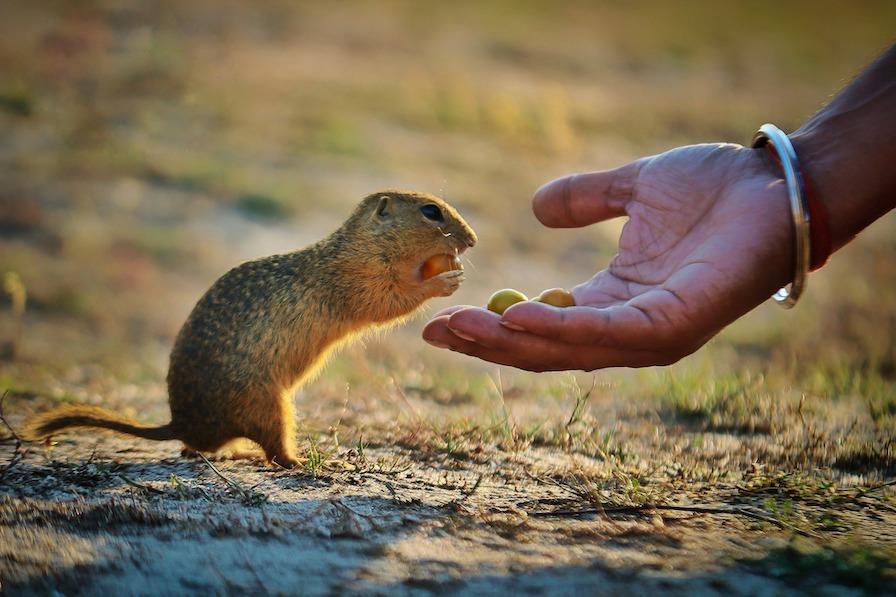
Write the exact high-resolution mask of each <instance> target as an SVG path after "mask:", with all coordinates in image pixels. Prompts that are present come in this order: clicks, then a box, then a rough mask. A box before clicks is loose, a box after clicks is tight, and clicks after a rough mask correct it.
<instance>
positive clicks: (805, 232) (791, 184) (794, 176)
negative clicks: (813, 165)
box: [751, 124, 812, 309]
mask: <svg viewBox="0 0 896 597" xmlns="http://www.w3.org/2000/svg"><path fill="white" fill-rule="evenodd" d="M766 143H771V144H772V147H773V148H774V150H775V151H776V152H777V154H778V158H779V159H780V161H781V167H782V168H783V169H784V180H785V181H786V182H787V195H788V196H789V197H790V215H791V216H792V218H793V233H794V239H795V246H794V249H795V250H794V262H795V265H794V272H793V281H792V282H791V283H790V288H789V289H788V288H787V287H786V286H785V287H784V288H781V289H780V290H778V292H776V293H775V294H773V295H772V298H773V299H775V302H776V303H778V304H779V305H781V306H782V307H784V308H785V309H790V308H791V307H793V306H794V305H795V304H796V302H797V301H798V300H799V298H800V295H801V294H802V293H803V291H804V290H805V289H806V278H807V276H808V274H809V261H810V260H811V258H812V257H811V256H812V251H811V246H810V241H809V206H808V203H807V202H806V188H805V186H804V184H803V177H802V175H801V174H800V168H799V162H798V161H797V158H796V152H795V151H794V149H793V144H792V143H791V142H790V139H789V138H788V137H787V135H786V134H784V131H782V130H781V129H779V128H778V127H776V126H775V125H773V124H763V125H762V126H761V127H759V130H758V131H756V134H755V135H753V141H752V143H751V147H762V146H764V145H765V144H766Z"/></svg>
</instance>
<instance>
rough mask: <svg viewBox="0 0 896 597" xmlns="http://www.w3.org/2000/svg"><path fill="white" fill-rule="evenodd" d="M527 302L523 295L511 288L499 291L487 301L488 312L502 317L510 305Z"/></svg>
mask: <svg viewBox="0 0 896 597" xmlns="http://www.w3.org/2000/svg"><path fill="white" fill-rule="evenodd" d="M527 300H529V299H528V298H527V297H526V295H525V294H523V293H522V292H520V291H519V290H514V289H513V288H504V289H502V290H499V291H498V292H496V293H495V294H493V295H492V297H491V298H490V299H488V310H489V311H494V312H495V313H497V314H498V315H503V314H504V311H506V310H507V308H508V307H510V305H515V304H517V303H521V302H523V301H527Z"/></svg>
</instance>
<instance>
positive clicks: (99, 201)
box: [0, 0, 896, 595]
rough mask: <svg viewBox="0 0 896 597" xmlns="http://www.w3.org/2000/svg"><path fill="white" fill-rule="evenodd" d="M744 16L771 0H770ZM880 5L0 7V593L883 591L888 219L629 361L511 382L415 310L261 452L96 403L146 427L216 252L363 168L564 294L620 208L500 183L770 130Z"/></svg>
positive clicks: (841, 77)
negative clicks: (442, 346)
mask: <svg viewBox="0 0 896 597" xmlns="http://www.w3.org/2000/svg"><path fill="white" fill-rule="evenodd" d="M771 15H774V18H772V16H771ZM893 22H896V4H894V3H892V2H886V1H879V2H877V1H868V2H858V3H849V5H848V6H847V5H846V3H833V2H832V3H817V2H792V3H780V2H771V1H764V0H763V1H761V2H751V3H743V4H738V5H735V4H733V3H727V4H726V3H718V2H709V1H699V0H694V1H690V2H686V3H667V2H660V1H659V0H647V1H645V2H642V3H639V4H638V6H637V7H635V8H632V7H631V6H629V5H628V3H616V2H605V3H594V2H575V1H570V2H562V3H547V2H544V3H542V2H503V1H495V2H479V3H465V2H452V3H441V4H437V3H427V4H423V3H416V2H405V1H401V0H396V1H393V2H388V3H382V2H351V3H349V2H346V3H327V4H320V5H314V4H311V3H294V2H279V1H272V2H265V3H245V2H237V1H217V0H216V1H211V0H196V1H194V2H167V1H158V2H138V1H136V0H135V1H130V0H120V1H115V2H111V1H108V2H107V1H102V0H95V1H91V2H78V3H64V2H30V3H12V2H7V3H0V131H3V134H2V135H0V276H2V289H0V396H3V398H2V400H0V407H2V412H0V414H2V421H0V593H2V594H8V595H20V594H26V595H27V594H39V595H59V594H65V595H69V594H82V595H95V594H102V593H109V594H116V595H117V594H140V595H143V594H146V595H149V594H162V595H180V594H199V595H219V594H245V593H251V594H303V595H304V594H307V595H326V594H336V593H339V594H390V595H392V594H405V593H407V594H429V593H451V594H455V593H460V594H496V593H502V592H503V593H508V592H514V593H517V592H519V593H551V594H582V593H586V594H603V593H606V594H618V593H621V592H634V593H639V594H640V593H645V594H647V593H651V594H652V593H658V592H663V593H672V594H674V593H682V594H685V593H686V594H700V593H706V594H744V595H747V594H749V595H753V594H800V593H811V594H881V593H887V592H892V587H893V586H896V218H894V216H896V214H889V215H888V216H886V217H884V218H882V219H881V220H880V221H879V222H877V223H876V224H874V225H873V226H871V227H870V228H869V229H868V230H866V231H865V233H863V234H862V235H861V236H860V238H859V239H858V240H856V241H855V242H854V243H852V244H851V245H849V246H848V247H847V248H845V249H844V250H842V251H841V252H838V253H837V254H836V255H835V256H834V258H833V259H832V261H831V263H830V264H829V265H828V266H826V267H825V268H824V269H823V270H821V271H820V272H818V273H816V274H813V275H812V277H811V279H810V283H809V288H808V292H807V294H806V296H805V298H803V299H801V302H800V304H799V305H798V307H797V308H796V309H794V310H793V311H788V312H785V311H783V310H781V309H779V308H777V307H776V306H775V305H772V304H765V305H762V306H760V307H758V308H757V309H756V310H754V311H753V312H752V313H750V314H748V315H747V316H745V317H744V318H743V319H741V320H740V321H738V322H737V323H735V324H733V325H732V326H730V327H729V328H728V329H726V330H725V331H724V332H723V333H722V334H720V335H719V336H718V337H717V338H715V339H713V340H712V341H711V342H710V343H709V344H708V345H707V346H705V347H704V348H702V349H701V350H700V351H698V352H697V353H696V354H695V355H693V356H691V357H688V358H687V359H684V360H683V361H682V362H681V363H678V364H676V365H674V366H671V367H668V368H661V369H645V370H637V371H631V370H608V371H598V372H595V373H593V374H590V373H589V374H585V373H556V374H543V375H535V374H529V373H525V372H520V371H515V370H511V369H507V368H502V367H496V366H493V365H490V364H487V363H481V362H478V361H474V360H472V359H469V358H464V357H462V356H460V355H456V354H452V353H446V352H445V351H440V350H437V349H435V348H433V347H429V346H427V345H425V344H424V343H423V342H422V341H421V339H420V331H421V329H422V326H423V325H424V322H425V313H424V314H422V316H421V317H418V318H417V319H415V320H413V321H411V322H409V323H408V324H406V325H404V326H402V327H400V328H397V329H394V330H390V331H389V332H388V333H381V334H377V335H373V336H370V337H368V338H366V339H365V340H364V341H363V342H360V343H357V344H354V345H352V346H350V347H347V348H346V349H345V350H344V351H343V352H342V353H341V354H339V355H337V356H335V357H334V358H333V359H332V361H331V362H330V363H329V364H328V366H327V367H326V368H325V370H324V371H323V373H322V374H321V376H320V377H319V378H318V379H316V380H314V381H313V382H312V383H310V384H308V385H307V386H306V387H304V388H302V389H301V390H299V391H298V392H297V395H296V396H295V401H296V412H297V416H298V426H299V430H300V432H299V453H300V454H301V455H303V465H302V466H301V467H300V468H298V469H296V470H292V471H284V470H279V469H274V468H270V467H268V466H267V465H265V464H264V463H262V462H261V461H260V460H251V459H249V460H210V461H206V460H204V459H201V458H199V459H197V458H187V457H183V456H181V454H180V446H179V445H178V444H176V443H175V442H165V443H152V442H148V441H143V440H136V439H129V438H120V437H113V436H109V435H103V434H99V433H88V432H75V433H66V434H62V435H60V436H58V437H56V438H54V441H53V442H52V443H51V444H50V445H36V444H28V443H22V442H20V441H19V440H18V438H17V434H16V430H18V429H21V426H22V424H23V422H24V421H25V420H26V419H27V418H28V417H29V416H31V415H33V414H34V413H37V412H40V411H43V410H46V409H48V408H52V407H53V406H57V405H60V404H68V403H87V404H92V405H97V406H103V407H106V408H110V409H113V410H116V411H119V412H122V413H124V414H127V415H129V416H132V417H135V418H137V419H138V420H140V421H145V422H146V423H152V424H161V423H164V422H166V421H167V420H168V409H167V402H166V399H167V397H166V389H165V385H164V379H165V373H166V368H167V355H168V351H169V350H170V348H171V345H172V343H173V340H174V337H175V335H176V333H177V331H178V329H179V326H180V324H181V323H182V322H183V320H184V319H185V317H186V315H187V314H188V312H189V310H190V308H191V307H192V305H193V304H194V303H195V301H196V300H197V299H198V297H199V296H200V295H201V293H202V292H203V290H204V289H206V288H207V287H208V286H209V285H210V284H211V283H212V282H213V281H214V280H215V279H216V278H217V277H218V276H220V275H221V274H222V273H223V272H225V271H227V269H229V268H230V267H232V266H233V265H234V264H236V263H239V262H241V261H243V260H246V259H249V258H254V257H257V256H260V255H268V254H272V253H277V252H285V251H290V250H294V249H296V248H299V247H301V246H303V245H305V244H307V243H309V242H311V241H313V240H316V239H318V238H320V237H322V236H323V235H324V234H327V233H328V232H329V231H331V230H332V229H333V228H334V227H335V226H337V225H338V224H339V222H341V221H342V220H343V219H344V218H345V216H346V214H347V213H348V211H349V210H350V209H351V207H352V206H353V204H354V203H355V202H356V201H357V200H358V199H359V198H360V197H362V196H363V195H366V194H368V193H370V192H372V191H375V190H378V189H381V188H385V187H407V188H415V189H420V190H425V191H430V192H435V193H438V194H441V195H443V196H445V197H446V198H447V199H448V200H449V201H451V202H452V203H453V204H455V205H456V206H457V207H458V208H459V210H460V211H461V213H462V214H463V215H464V217H465V218H466V219H467V220H468V221H469V222H470V223H471V225H472V226H473V227H474V228H475V229H476V231H477V233H478V235H479V238H480V242H479V244H478V245H477V246H476V247H475V248H474V249H473V250H471V251H469V252H467V253H466V254H465V255H464V259H465V269H466V272H467V281H466V282H465V284H464V286H463V287H462V288H461V289H460V291H459V292H458V293H457V294H456V295H455V296H453V297H451V298H450V299H442V300H438V301H433V302H432V304H431V305H429V306H428V307H427V311H426V312H428V313H432V312H433V311H434V310H435V309H440V308H443V307H445V306H448V305H450V304H455V303H470V304H483V303H484V302H485V301H486V300H487V297H488V296H489V295H490V294H491V293H492V292H493V291H494V290H495V289H497V288H501V287H514V288H519V289H521V290H523V291H526V292H527V293H529V294H530V295H532V294H535V293H537V292H538V291H540V290H541V289H542V288H549V287H554V286H564V287H570V286H572V285H574V284H576V283H578V282H580V281H582V280H584V279H586V278H587V277H588V276H590V275H592V274H593V273H594V272H595V271H596V270H597V269H599V268H601V267H604V266H605V265H606V263H607V262H608V260H609V259H610V258H611V257H612V255H613V253H614V249H615V242H616V239H617V237H618V233H619V230H620V226H621V222H619V221H614V222H609V223H606V224H601V225H598V226H595V227H593V228H589V229H587V230H564V231H556V230H546V229H543V228H542V227H540V226H539V225H538V223H537V222H536V220H535V219H534V217H533V216H532V214H531V211H530V209H529V199H530V198H531V195H532V191H533V189H535V188H537V187H538V186H539V185H540V184H542V183H544V182H545V181H547V180H550V179H551V178H553V177H556V176H559V175H562V174H566V173H569V172H574V171H582V170H588V169H597V168H609V167H613V166H616V165H619V164H621V163H624V162H625V161H627V160H630V159H633V158H635V157H638V156H641V155H648V154H652V153H656V152H659V151H663V150H664V149H667V148H669V147H674V146H676V145H680V144H684V143H694V142H703V141H732V142H745V141H747V140H749V138H750V137H751V135H752V133H753V131H754V130H755V129H756V127H757V126H758V124H760V123H762V122H766V121H773V122H776V123H777V124H779V125H780V126H782V127H784V128H786V129H787V130H792V129H793V128H795V127H796V126H798V124H799V123H800V122H802V121H803V120H804V119H805V118H806V117H807V116H809V115H810V114H811V113H812V111H814V110H815V109H816V108H817V107H818V105H819V104H820V103H821V102H823V101H824V99H825V98H827V97H829V96H830V94H831V93H832V92H834V91H835V90H836V89H838V88H839V87H841V86H842V85H843V84H844V82H846V81H847V80H848V79H849V78H850V77H851V76H852V75H853V74H854V73H855V72H856V70H857V69H859V68H860V67H861V65H863V64H865V63H867V62H868V61H869V60H871V59H872V58H873V56H874V55H875V54H876V53H877V52H879V51H880V50H881V49H882V48H883V47H884V46H885V45H886V44H887V43H889V42H891V41H892V23H893Z"/></svg>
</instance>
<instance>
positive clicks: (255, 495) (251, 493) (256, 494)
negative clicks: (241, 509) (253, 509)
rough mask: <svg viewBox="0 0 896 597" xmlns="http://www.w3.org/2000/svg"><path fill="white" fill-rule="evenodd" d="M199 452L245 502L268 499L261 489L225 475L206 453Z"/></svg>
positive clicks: (255, 502) (252, 502) (254, 502)
mask: <svg viewBox="0 0 896 597" xmlns="http://www.w3.org/2000/svg"><path fill="white" fill-rule="evenodd" d="M197 454H199V457H200V458H202V460H203V461H204V462H205V464H207V465H208V467H209V468H210V469H212V472H213V473H215V474H216V475H217V476H218V477H219V478H220V479H221V480H222V481H224V483H226V484H227V486H228V487H230V489H231V490H232V491H233V492H234V493H235V494H237V495H238V496H239V497H240V499H241V500H242V501H243V502H244V503H245V504H253V505H257V504H262V503H264V502H266V501H267V499H268V498H267V496H266V495H264V494H263V493H261V492H260V491H255V490H252V489H246V488H245V487H243V486H242V485H240V484H239V483H237V482H236V481H234V480H233V479H230V478H228V477H227V476H226V475H224V473H222V472H221V471H220V470H218V467H216V466H215V465H214V464H212V463H211V461H210V460H209V459H208V458H206V457H205V454H203V453H202V452H197Z"/></svg>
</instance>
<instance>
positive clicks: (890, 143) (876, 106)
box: [790, 45, 896, 250]
mask: <svg viewBox="0 0 896 597" xmlns="http://www.w3.org/2000/svg"><path fill="white" fill-rule="evenodd" d="M790 137H791V140H792V141H793V144H794V147H795V149H796V153H797V156H798V157H799V161H800V166H801V168H802V169H803V170H804V172H805V174H806V176H807V178H809V180H811V181H812V183H813V185H814V187H815V189H816V191H817V193H818V195H819V198H820V199H821V202H822V203H823V204H824V205H825V207H826V209H827V212H828V222H829V224H830V232H831V240H832V243H833V247H834V249H835V250H836V249H839V248H840V247H842V246H843V245H845V244H846V243H848V242H849V241H850V240H851V239H852V238H853V237H854V236H855V235H856V234H858V233H859V232H860V231H861V230H862V229H864V228H865V227H866V226H868V225H869V224H871V223H872V222H874V221H875V220H876V219H878V218H879V217H881V216H882V215H884V214H885V213H887V212H888V211H890V210H891V209H893V208H894V207H896V45H893V46H891V47H890V48H889V49H888V50H887V51H886V52H884V54H883V55H882V56H881V57H880V58H878V59H877V60H876V61H875V62H874V63H872V64H871V66H869V67H868V68H867V69H865V71H863V72H862V73H861V74H860V75H859V76H858V77H857V78H856V79H855V80H854V81H852V82H851V83H850V84H849V85H848V86H847V87H846V88H845V89H844V90H843V91H841V92H840V93H839V94H838V95H837V96H836V97H835V98H834V99H833V100H832V101H831V102H830V103H829V104H828V105H827V106H825V107H824V108H823V109H822V110H821V111H819V112H818V113H817V114H815V115H814V116H813V117H812V118H810V119H809V120H808V121H807V122H806V123H805V124H804V125H803V126H802V127H800V129H799V130H798V131H796V132H794V133H793V134H791V135H790Z"/></svg>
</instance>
